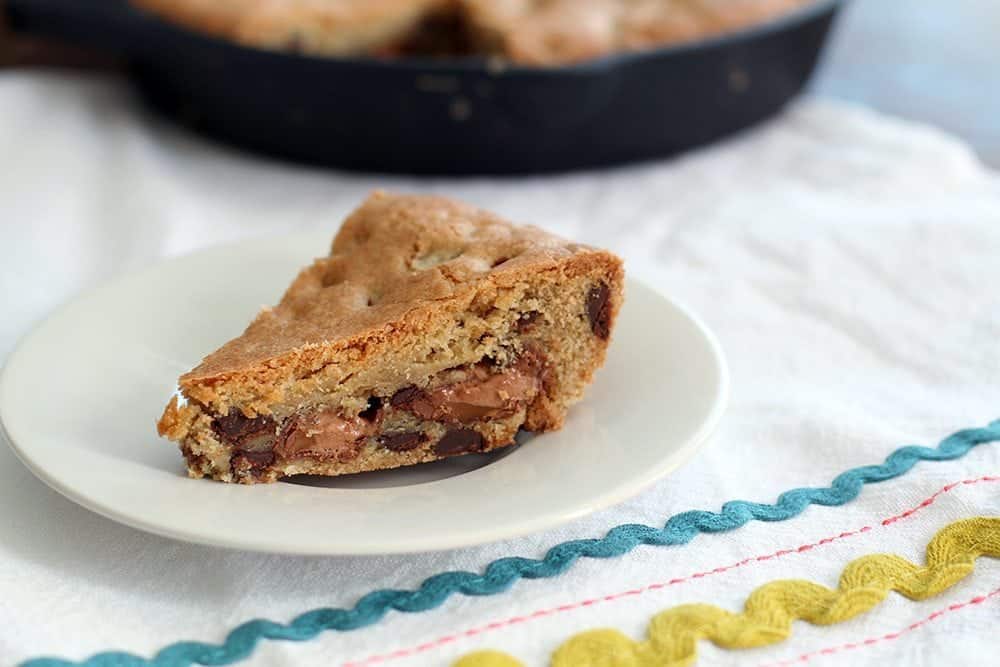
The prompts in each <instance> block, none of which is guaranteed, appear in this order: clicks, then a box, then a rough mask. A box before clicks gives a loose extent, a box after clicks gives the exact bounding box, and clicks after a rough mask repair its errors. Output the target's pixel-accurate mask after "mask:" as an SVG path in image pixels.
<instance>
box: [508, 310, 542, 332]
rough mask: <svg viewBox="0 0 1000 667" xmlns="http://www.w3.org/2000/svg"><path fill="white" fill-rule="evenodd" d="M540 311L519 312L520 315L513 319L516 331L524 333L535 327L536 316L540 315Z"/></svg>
mask: <svg viewBox="0 0 1000 667" xmlns="http://www.w3.org/2000/svg"><path fill="white" fill-rule="evenodd" d="M541 315H542V314H541V313H540V312H538V311H537V310H531V311H528V312H527V313H521V316H520V317H518V318H517V319H516V320H515V321H514V329H515V330H516V331H517V332H518V333H526V332H528V331H531V330H532V329H534V328H535V323H536V322H537V321H538V318H539V317H541Z"/></svg>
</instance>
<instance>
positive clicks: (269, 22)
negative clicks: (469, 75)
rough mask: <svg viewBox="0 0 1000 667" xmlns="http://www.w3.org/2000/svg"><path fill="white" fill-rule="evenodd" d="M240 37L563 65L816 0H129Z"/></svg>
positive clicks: (262, 43) (273, 44)
mask: <svg viewBox="0 0 1000 667" xmlns="http://www.w3.org/2000/svg"><path fill="white" fill-rule="evenodd" d="M132 1H133V2H135V3H136V4H138V5H140V6H142V7H145V8H146V9H150V10H152V11H154V12H156V13H158V14H160V15H162V16H164V17H166V18H168V19H171V20H174V21H177V22H178V23H182V24H184V25H186V26H188V27H190V28H194V29H200V30H203V31H206V32H210V33H213V34H216V35H220V36H223V37H227V38H229V39H233V40H235V41H237V42H240V43H243V44H246V45H250V46H257V47H262V48H268V49H276V50H289V51H299V52H303V53H309V54H313V55H332V56H335V55H349V54H350V55H364V54H378V55H384V56H388V55H438V56H448V55H450V56H461V55H476V54H478V55H488V56H495V57H499V58H503V59H506V60H509V61H511V62H515V63H521V64H526V65H561V64H567V63H574V62H579V61H583V60H587V59H590V58H596V57H599V56H603V55H608V54H612V53H618V52H623V51H636V50H641V49H647V48H654V47H657V46H663V45H668V44H677V43H683V42H691V41H696V40H699V39H706V38H709V37H713V36H716V35H719V34H724V33H729V32H734V31H736V30H740V29H743V28H746V27H748V26H751V25H754V24H757V23H762V22H765V21H768V20H770V19H772V18H774V17H776V16H779V15H781V14H784V13H787V12H789V11H791V10H793V9H795V8H797V7H800V6H803V5H805V4H808V3H809V2H812V1H814V0H132Z"/></svg>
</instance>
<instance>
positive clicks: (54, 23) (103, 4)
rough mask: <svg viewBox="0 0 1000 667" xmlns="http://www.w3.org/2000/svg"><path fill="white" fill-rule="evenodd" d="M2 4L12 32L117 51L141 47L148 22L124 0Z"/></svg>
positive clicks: (39, 0) (25, 0)
mask: <svg viewBox="0 0 1000 667" xmlns="http://www.w3.org/2000/svg"><path fill="white" fill-rule="evenodd" d="M3 6H5V9H6V14H7V21H8V24H9V26H10V28H11V29H12V30H13V31H14V32H15V33H18V34H27V35H37V36H44V37H52V38H56V39H58V40H60V41H64V42H69V43H71V44H77V45H81V46H86V47H89V48H91V49H97V50H100V51H105V52H111V53H117V54H129V53H133V52H135V51H136V50H137V49H139V48H141V47H142V46H143V41H144V39H143V35H144V33H146V32H147V31H146V30H144V29H143V26H144V25H145V24H148V23H149V22H150V21H151V19H150V17H149V16H148V15H147V14H145V13H143V12H141V11H139V10H137V9H134V8H132V7H131V6H130V5H129V4H128V2H125V1H124V0H3V1H2V3H0V7H3Z"/></svg>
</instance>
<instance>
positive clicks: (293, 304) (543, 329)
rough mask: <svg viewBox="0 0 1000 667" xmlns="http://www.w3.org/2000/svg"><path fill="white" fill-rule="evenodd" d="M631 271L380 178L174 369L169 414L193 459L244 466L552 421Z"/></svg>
mask: <svg viewBox="0 0 1000 667" xmlns="http://www.w3.org/2000/svg"><path fill="white" fill-rule="evenodd" d="M623 280H624V273H623V270H622V264H621V260H619V259H618V258H617V257H616V256H614V255H613V254H611V253H609V252H607V251H604V250H598V249H596V248H591V247H588V246H584V245H579V244H576V243H570V242H567V241H564V240H562V239H559V238H557V237H555V236H552V235H550V234H547V233H545V232H543V231H542V230H540V229H537V228H533V227H518V226H515V225H512V224H510V223H508V222H506V221H504V220H502V219H500V218H498V217H496V216H494V215H492V214H490V213H487V212H485V211H482V210H479V209H476V208H473V207H471V206H467V205H465V204H461V203H458V202H455V201H451V200H448V199H444V198H440V197H425V196H398V195H390V194H385V193H376V194H374V195H372V196H371V197H370V198H369V199H368V200H367V201H366V202H365V203H364V204H363V205H362V206H361V207H360V208H359V209H358V210H356V211H355V212H354V213H353V214H351V215H350V216H349V217H348V219H347V220H346V221H345V223H344V225H343V228H342V229H341V230H340V233H339V234H337V237H336V238H335V239H334V242H333V248H332V251H331V254H330V255H329V256H327V257H324V258H322V259H319V260H316V261H315V262H314V263H313V264H312V265H311V266H309V267H307V268H305V269H303V271H302V272H301V273H300V274H299V276H298V277H297V278H296V279H295V281H294V282H293V283H292V285H291V287H289V288H288V291H287V292H286V293H285V295H284V297H283V298H282V299H281V302H280V303H279V304H278V305H277V306H275V307H274V308H267V309H265V310H263V311H262V312H261V313H260V314H259V315H258V316H257V318H256V319H255V320H254V321H253V322H252V323H251V324H250V326H249V327H248V328H247V330H246V331H245V332H244V333H243V335H242V336H240V337H239V338H236V339H234V340H232V341H230V342H229V343H226V344H225V345H224V346H222V348H220V349H219V350H217V351H215V352H213V353H212V354H210V355H209V356H208V357H206V358H205V360H204V361H202V363H201V364H200V365H199V366H198V367H197V368H195V369H194V370H192V371H190V372H189V373H186V374H185V375H183V376H181V378H180V382H179V384H180V393H181V397H179V398H174V399H173V400H171V401H170V404H169V405H168V406H167V409H166V411H165V412H164V414H163V417H162V418H161V419H160V423H159V432H160V434H161V435H164V436H167V437H169V438H170V439H171V440H175V441H177V442H178V443H179V444H180V448H181V451H182V452H183V454H184V456H185V458H186V460H187V465H188V473H189V474H190V475H191V476H192V477H211V478H213V479H217V480H221V481H224V482H241V483H246V484H249V483H254V482H272V481H274V480H277V479H279V478H281V477H284V476H287V475H297V474H304V473H305V474H314V475H342V474H346V473H354V472H361V471H367V470H378V469H384V468H394V467H398V466H404V465H410V464H414V463H420V462H423V461H433V460H436V459H440V458H444V457H447V456H455V455H458V454H465V453H469V452H485V451H489V450H492V449H496V448H498V447H503V446H506V445H509V444H511V443H512V442H513V441H514V436H515V435H516V434H517V432H518V431H519V430H520V429H524V430H527V431H549V430H553V429H558V428H559V427H560V426H561V425H562V423H563V419H564V418H565V416H566V410H567V407H568V406H569V405H570V404H571V403H573V402H574V401H576V400H578V399H579V398H580V397H581V395H582V393H583V390H584V388H585V387H586V385H587V384H588V383H589V382H590V380H591V377H592V376H593V373H594V371H595V369H597V368H598V367H599V366H600V365H601V363H602V362H603V361H604V354H605V351H606V349H607V346H608V340H609V337H610V335H611V332H612V329H613V326H614V321H615V316H616V315H617V313H618V309H619V307H620V306H621V303H622V286H623ZM531 446H535V445H531ZM537 446H544V445H542V444H540V445H537Z"/></svg>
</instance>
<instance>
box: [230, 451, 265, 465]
mask: <svg viewBox="0 0 1000 667" xmlns="http://www.w3.org/2000/svg"><path fill="white" fill-rule="evenodd" d="M235 455H236V456H240V457H242V458H245V459H246V460H247V461H249V462H250V465H251V467H253V468H266V467H267V466H269V465H271V464H272V463H274V452H273V451H267V452H245V451H243V450H240V449H237V450H236V454H235Z"/></svg>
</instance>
